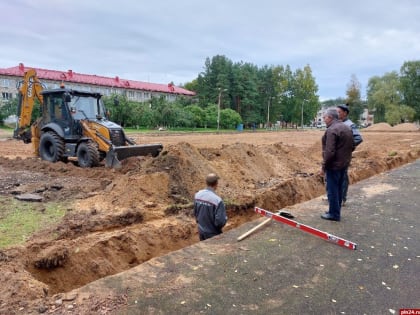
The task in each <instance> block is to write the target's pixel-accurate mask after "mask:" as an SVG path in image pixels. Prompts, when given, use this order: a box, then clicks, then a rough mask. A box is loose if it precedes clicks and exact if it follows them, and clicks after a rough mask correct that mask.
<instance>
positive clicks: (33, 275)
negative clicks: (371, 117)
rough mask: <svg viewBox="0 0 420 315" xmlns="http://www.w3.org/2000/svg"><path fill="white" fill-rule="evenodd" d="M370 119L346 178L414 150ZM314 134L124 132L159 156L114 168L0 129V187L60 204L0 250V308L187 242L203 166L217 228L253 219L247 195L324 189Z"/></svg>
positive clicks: (384, 166) (419, 137)
mask: <svg viewBox="0 0 420 315" xmlns="http://www.w3.org/2000/svg"><path fill="white" fill-rule="evenodd" d="M372 127H375V128H371V130H368V129H366V130H363V131H362V135H363V138H364V142H363V143H362V144H361V145H360V146H359V147H358V149H357V150H356V151H355V152H354V153H353V161H352V166H351V169H350V179H351V182H352V183H354V182H356V181H359V180H362V179H365V178H368V177H370V176H372V175H375V174H377V173H380V172H383V171H385V170H389V169H392V168H394V167H397V166H400V165H402V164H405V163H408V162H411V161H413V160H415V159H418V158H419V157H420V132H418V131H416V128H413V126H412V125H406V124H404V125H402V126H401V127H400V129H397V128H395V127H394V128H391V129H390V128H388V127H389V126H382V127H383V128H379V127H381V126H379V127H378V126H376V125H374V126H372ZM322 134H323V131H321V130H315V129H314V130H305V131H303V130H292V131H290V130H288V131H281V132H266V131H264V132H233V133H223V134H176V135H174V134H165V133H159V134H151V135H133V136H132V137H133V138H134V139H135V140H136V142H137V143H139V144H141V143H156V142H158V143H162V144H163V145H164V151H163V152H162V153H161V155H160V156H159V157H157V158H151V157H137V158H130V159H127V160H125V161H124V162H123V167H122V169H120V170H114V169H109V168H105V167H104V166H99V167H96V168H92V169H81V168H79V167H78V166H77V164H76V163H73V162H71V161H70V162H69V163H66V164H64V163H61V162H60V163H55V164H53V163H48V162H44V161H41V160H39V159H38V158H36V157H34V156H33V154H32V147H31V145H29V144H23V143H21V142H18V141H16V140H13V139H10V134H7V133H5V132H4V131H0V194H1V195H3V196H10V197H12V196H16V195H21V194H25V193H32V194H36V195H37V196H39V197H40V198H42V202H40V203H34V207H35V208H36V207H38V208H39V209H40V211H42V207H44V204H46V203H48V202H56V203H59V204H63V205H65V207H66V209H67V210H66V212H67V213H66V215H65V217H64V218H63V220H62V221H61V222H59V223H58V224H57V225H55V226H51V227H46V228H45V229H44V230H43V231H42V232H40V233H38V234H37V235H34V236H33V237H32V238H30V239H28V240H27V242H26V243H25V244H24V245H21V246H17V247H13V248H8V249H3V250H1V251H0V270H1V272H0V282H1V283H2V286H1V288H0V314H3V313H7V314H14V313H20V312H22V310H28V307H29V305H31V303H33V301H36V300H39V299H43V298H44V299H45V298H51V297H52V298H54V297H55V296H57V295H58V294H64V293H65V292H69V291H71V290H73V289H75V288H78V287H80V286H83V285H85V284H87V283H89V282H92V281H94V280H97V279H99V278H102V277H105V276H108V275H111V274H115V273H119V272H122V271H125V270H128V269H130V268H132V267H134V266H137V265H139V264H141V263H143V262H145V261H147V260H149V259H151V258H153V257H157V256H160V255H163V254H165V253H168V252H171V251H174V250H177V249H180V248H183V247H185V246H188V245H191V244H193V243H196V242H197V241H198V235H197V231H196V225H195V222H194V220H193V217H192V207H191V202H192V198H193V195H194V193H195V192H196V191H197V190H199V189H201V188H203V185H204V183H203V178H204V177H205V175H206V174H207V173H209V172H216V173H218V174H219V175H220V176H221V183H220V187H219V190H218V192H219V194H220V195H221V196H222V197H223V199H224V200H225V202H226V204H227V210H228V216H229V222H228V225H227V226H226V228H225V230H229V229H232V228H235V227H237V226H239V225H241V224H243V223H244V222H248V221H250V220H253V219H255V218H257V215H255V214H254V212H253V211H252V209H253V207H254V206H255V205H258V206H260V207H263V208H265V209H269V210H273V211H274V210H277V209H280V208H282V207H285V206H290V205H293V204H295V203H298V202H302V201H305V200H310V199H312V198H314V197H317V196H320V195H322V194H324V193H325V191H324V184H323V181H322V178H320V177H319V176H317V175H316V173H317V172H318V170H319V168H320V163H321V141H320V139H321V136H322ZM0 220H1V218H0ZM102 302H103V303H105V304H106V302H104V301H102ZM123 302H124V301H119V302H118V303H123ZM95 303H100V302H99V301H95ZM79 310H80V308H79ZM38 311H39V312H41V311H44V312H45V311H46V309H45V310H38Z"/></svg>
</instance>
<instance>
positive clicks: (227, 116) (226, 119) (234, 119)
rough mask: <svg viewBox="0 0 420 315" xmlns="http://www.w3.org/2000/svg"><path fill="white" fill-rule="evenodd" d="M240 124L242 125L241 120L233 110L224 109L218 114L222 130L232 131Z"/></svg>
mask: <svg viewBox="0 0 420 315" xmlns="http://www.w3.org/2000/svg"><path fill="white" fill-rule="evenodd" d="M240 123H242V118H241V116H240V115H239V114H238V113H237V112H236V111H234V110H233V109H230V108H226V109H223V110H222V111H221V112H220V126H221V127H222V128H225V129H232V128H235V127H236V126H237V125H238V124H240Z"/></svg>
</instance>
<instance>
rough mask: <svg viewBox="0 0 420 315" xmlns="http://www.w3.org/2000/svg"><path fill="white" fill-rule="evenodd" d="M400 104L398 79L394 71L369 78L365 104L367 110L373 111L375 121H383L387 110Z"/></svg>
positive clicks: (400, 95) (400, 96)
mask: <svg viewBox="0 0 420 315" xmlns="http://www.w3.org/2000/svg"><path fill="white" fill-rule="evenodd" d="M401 104H402V94H401V92H400V80H399V76H398V73H397V72H396V71H393V72H389V73H386V74H385V75H384V76H382V77H378V76H375V77H372V78H370V79H369V81H368V88H367V105H368V108H369V110H370V111H372V112H374V115H375V122H385V121H386V112H387V110H388V109H389V110H390V111H392V110H393V108H395V107H394V106H399V105H401ZM388 117H389V116H388Z"/></svg>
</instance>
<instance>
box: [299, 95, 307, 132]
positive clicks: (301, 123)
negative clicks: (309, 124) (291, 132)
mask: <svg viewBox="0 0 420 315" xmlns="http://www.w3.org/2000/svg"><path fill="white" fill-rule="evenodd" d="M306 101H307V100H303V101H302V115H301V121H300V126H301V127H302V129H303V104H304V103H305V102H306Z"/></svg>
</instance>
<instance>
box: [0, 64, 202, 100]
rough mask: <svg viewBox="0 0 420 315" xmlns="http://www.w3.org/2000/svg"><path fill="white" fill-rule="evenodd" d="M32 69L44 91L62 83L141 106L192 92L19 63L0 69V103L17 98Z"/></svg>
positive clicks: (154, 84) (190, 94) (167, 85)
mask: <svg viewBox="0 0 420 315" xmlns="http://www.w3.org/2000/svg"><path fill="white" fill-rule="evenodd" d="M28 69H35V70H36V72H37V75H38V78H39V79H40V80H41V82H43V83H44V84H45V86H46V87H47V88H49V89H50V88H58V87H59V86H60V84H62V83H64V85H65V86H66V87H67V88H71V89H75V90H82V91H90V92H98V93H101V94H103V95H105V96H110V95H111V94H120V95H125V96H126V97H127V98H128V99H129V100H133V101H138V102H144V101H147V100H149V99H151V98H152V97H161V96H164V97H165V98H166V99H167V100H168V101H174V100H176V98H177V97H178V96H186V97H192V96H194V95H195V93H194V92H191V91H189V90H186V89H184V88H181V87H178V86H175V85H174V84H172V83H169V84H159V83H148V82H141V81H133V80H126V79H121V78H119V77H118V76H116V77H114V78H109V77H103V76H98V75H92V74H82V73H77V72H74V71H72V70H67V71H59V70H47V69H39V68H34V67H26V66H25V65H24V64H23V63H20V64H19V65H18V66H16V67H11V68H4V69H3V68H0V93H1V94H0V101H1V100H3V101H4V100H9V99H12V98H15V97H17V94H18V90H17V84H18V82H19V81H21V80H22V78H23V75H24V73H25V71H27V70H28Z"/></svg>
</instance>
